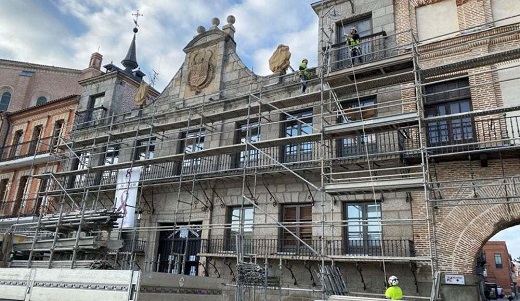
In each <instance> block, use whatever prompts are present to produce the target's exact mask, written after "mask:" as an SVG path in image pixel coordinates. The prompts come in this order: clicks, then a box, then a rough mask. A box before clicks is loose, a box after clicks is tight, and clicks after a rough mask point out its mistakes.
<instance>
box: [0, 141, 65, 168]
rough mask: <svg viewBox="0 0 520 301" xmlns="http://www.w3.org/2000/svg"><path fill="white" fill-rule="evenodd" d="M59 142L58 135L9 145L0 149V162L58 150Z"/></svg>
mask: <svg viewBox="0 0 520 301" xmlns="http://www.w3.org/2000/svg"><path fill="white" fill-rule="evenodd" d="M58 143H59V140H58V138H57V137H45V138H40V139H35V140H31V141H27V142H23V143H16V144H11V145H7V146H4V147H3V148H1V149H0V162H5V161H11V160H16V159H21V158H25V157H31V156H37V155H42V154H48V153H51V152H56V151H58Z"/></svg>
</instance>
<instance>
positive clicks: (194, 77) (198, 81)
mask: <svg viewBox="0 0 520 301" xmlns="http://www.w3.org/2000/svg"><path fill="white" fill-rule="evenodd" d="M212 56H213V52H212V51H211V50H207V49H203V50H199V51H198V52H197V53H195V55H194V56H193V59H192V60H191V62H190V67H189V69H190V72H189V73H188V85H189V86H190V88H191V89H192V90H193V91H195V92H196V93H200V91H201V90H202V89H204V88H205V87H207V86H208V85H209V83H211V81H212V80H213V77H214V75H215V70H214V68H213V66H212V65H211V62H210V60H211V57H212Z"/></svg>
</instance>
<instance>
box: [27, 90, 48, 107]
mask: <svg viewBox="0 0 520 301" xmlns="http://www.w3.org/2000/svg"><path fill="white" fill-rule="evenodd" d="M40 97H45V98H46V99H47V102H49V101H51V100H52V99H51V94H50V93H48V92H47V91H44V90H38V91H36V92H35V93H34V94H33V95H32V97H31V101H30V103H29V106H30V107H32V106H35V105H36V103H37V101H38V98H40Z"/></svg>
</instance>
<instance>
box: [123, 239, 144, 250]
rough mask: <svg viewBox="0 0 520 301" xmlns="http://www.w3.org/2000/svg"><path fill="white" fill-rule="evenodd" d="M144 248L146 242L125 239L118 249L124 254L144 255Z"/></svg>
mask: <svg viewBox="0 0 520 301" xmlns="http://www.w3.org/2000/svg"><path fill="white" fill-rule="evenodd" d="M145 248H146V241H145V240H140V239H137V240H132V239H125V240H124V241H123V247H122V248H121V249H119V252H124V253H130V252H134V253H144V251H145Z"/></svg>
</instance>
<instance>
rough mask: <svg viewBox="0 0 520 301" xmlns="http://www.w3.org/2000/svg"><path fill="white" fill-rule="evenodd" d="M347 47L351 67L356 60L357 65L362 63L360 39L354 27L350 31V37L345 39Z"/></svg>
mask: <svg viewBox="0 0 520 301" xmlns="http://www.w3.org/2000/svg"><path fill="white" fill-rule="evenodd" d="M347 43H348V46H349V47H350V57H351V58H352V66H353V65H354V61H355V60H356V58H357V59H358V61H359V63H360V64H361V63H363V58H362V57H361V38H360V37H359V34H358V32H357V29H356V28H355V27H352V28H351V29H350V35H349V36H348V38H347Z"/></svg>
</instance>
